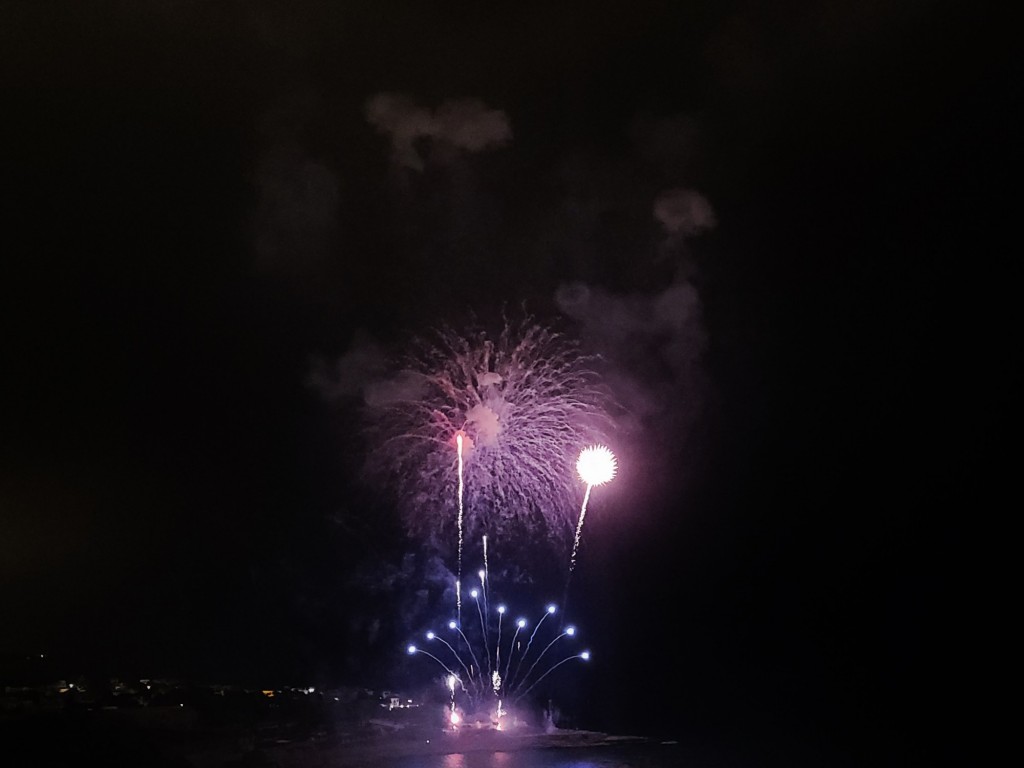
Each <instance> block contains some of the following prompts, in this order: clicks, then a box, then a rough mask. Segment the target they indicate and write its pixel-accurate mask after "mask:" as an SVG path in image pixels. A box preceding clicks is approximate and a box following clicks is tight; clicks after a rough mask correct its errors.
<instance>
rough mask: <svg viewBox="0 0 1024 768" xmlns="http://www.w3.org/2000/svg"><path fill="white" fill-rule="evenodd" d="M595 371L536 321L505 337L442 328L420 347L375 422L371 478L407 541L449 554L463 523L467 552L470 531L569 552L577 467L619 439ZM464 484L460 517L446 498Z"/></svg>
mask: <svg viewBox="0 0 1024 768" xmlns="http://www.w3.org/2000/svg"><path fill="white" fill-rule="evenodd" d="M596 363H597V359H596V358H595V357H592V356H588V355H585V354H583V353H582V352H581V351H580V348H579V346H578V345H577V344H576V343H575V342H573V341H571V340H570V339H568V338H567V337H565V336H564V335H562V334H560V333H557V332H554V331H552V330H550V329H548V328H546V327H544V326H542V325H539V324H538V323H536V322H534V321H533V319H532V318H530V317H529V316H527V317H526V318H524V319H523V320H522V321H520V322H519V323H518V324H512V323H510V322H509V321H507V320H506V321H505V324H504V326H503V328H502V330H501V332H500V333H499V334H497V335H493V334H489V333H488V332H487V331H484V330H473V331H471V332H468V333H466V334H460V333H456V332H454V331H453V330H451V329H450V328H447V327H443V328H441V329H439V330H437V331H435V332H434V333H433V334H432V335H431V336H430V337H429V338H422V339H419V340H417V341H416V343H415V344H414V345H413V348H412V352H411V353H409V354H408V355H406V356H405V358H404V359H402V360H400V361H398V362H397V364H396V366H395V367H394V370H392V372H391V378H390V379H389V380H388V382H386V383H385V384H384V385H382V386H381V387H380V388H379V390H378V391H377V395H376V396H375V397H372V398H368V399H367V411H366V414H365V415H366V417H367V425H368V427H367V431H368V436H369V437H370V445H371V450H370V453H369V458H368V461H367V469H368V472H369V474H370V475H371V479H373V480H378V481H380V482H381V483H383V485H384V486H385V487H386V488H388V489H389V490H390V491H392V492H393V493H394V495H395V497H396V499H397V501H398V502H399V507H400V510H401V515H402V521H403V523H404V526H405V528H406V532H407V533H408V534H410V535H412V536H414V537H416V538H420V539H421V540H424V541H426V542H428V543H430V544H433V545H434V546H438V547H442V548H448V546H450V545H447V546H446V545H445V542H446V541H448V542H450V541H451V539H450V538H448V535H449V534H448V532H449V531H450V530H451V528H450V526H451V522H450V521H451V520H453V519H455V520H457V522H458V524H459V534H460V535H459V541H460V542H461V535H462V532H463V527H465V533H467V534H474V535H475V534H478V533H481V532H483V531H490V532H491V533H494V534H497V535H500V534H502V533H505V532H514V533H515V534H516V536H515V537H510V539H513V540H522V539H523V538H528V539H529V540H530V541H531V545H535V544H536V543H537V542H538V541H545V540H546V541H547V543H548V544H549V545H560V544H565V543H567V542H568V541H570V540H571V537H572V525H573V522H574V512H575V510H574V508H573V503H572V499H573V498H574V497H575V494H576V492H577V491H576V484H575V482H574V478H573V472H572V464H571V462H572V458H571V457H572V456H575V455H577V454H578V452H579V451H580V449H581V448H582V447H583V446H585V445H588V444H592V443H594V442H601V441H604V440H605V439H606V436H607V432H608V431H609V430H610V428H611V418H610V415H609V408H610V407H611V406H612V405H613V403H612V399H611V397H610V396H609V394H608V391H607V389H606V388H605V387H604V386H603V385H602V384H601V383H600V381H599V378H598V375H597V373H596V371H595V370H594V369H593V366H594V365H596ZM453 445H454V446H455V447H457V448H458V450H456V451H452V450H450V448H451V446H453ZM456 473H458V488H459V495H458V500H457V508H456V509H452V501H451V498H450V494H448V493H445V489H446V488H451V487H452V485H453V484H454V483H453V481H454V480H455V477H454V475H456ZM534 548H535V546H534Z"/></svg>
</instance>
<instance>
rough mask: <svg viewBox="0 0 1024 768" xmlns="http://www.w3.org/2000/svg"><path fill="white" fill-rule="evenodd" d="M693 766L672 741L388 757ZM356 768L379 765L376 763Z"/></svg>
mask: <svg viewBox="0 0 1024 768" xmlns="http://www.w3.org/2000/svg"><path fill="white" fill-rule="evenodd" d="M681 765H690V766H692V767H693V768H700V766H697V765H694V763H692V762H691V761H690V760H689V759H688V757H687V756H686V755H685V754H684V750H683V749H682V748H681V747H680V745H678V744H676V743H674V742H652V743H647V742H645V743H638V744H617V745H602V746H590V747H566V748H542V749H517V750H515V751H511V752H466V753H459V752H454V753H450V754H446V755H410V756H406V757H398V758H389V759H388V761H387V766H388V767H389V768H679V766H681ZM357 768H382V764H381V763H380V762H379V761H378V762H367V763H361V764H358V766H357Z"/></svg>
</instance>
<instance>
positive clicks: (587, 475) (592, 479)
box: [569, 445, 615, 573]
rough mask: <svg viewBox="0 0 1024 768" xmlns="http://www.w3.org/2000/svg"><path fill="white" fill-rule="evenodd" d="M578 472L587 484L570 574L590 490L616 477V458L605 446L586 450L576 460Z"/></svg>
mask: <svg viewBox="0 0 1024 768" xmlns="http://www.w3.org/2000/svg"><path fill="white" fill-rule="evenodd" d="M576 472H577V473H578V474H579V476H580V479H581V480H583V482H585V483H586V484H587V491H586V493H584V494H583V505H582V506H581V507H580V518H579V522H578V523H577V524H576V539H575V540H574V541H573V545H572V557H571V558H570V559H569V573H572V571H573V569H574V568H575V567H576V550H578V549H579V546H580V533H582V532H583V518H584V517H586V515H587V502H588V501H590V489H591V488H593V487H594V486H595V485H604V484H605V483H607V482H609V481H611V480H612V478H614V477H615V456H614V455H613V454H612V452H611V451H610V450H608V448H606V447H605V446H603V445H595V446H591V447H590V448H584V449H583V450H582V451H580V456H579V458H578V459H577V460H576Z"/></svg>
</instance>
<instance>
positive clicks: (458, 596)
mask: <svg viewBox="0 0 1024 768" xmlns="http://www.w3.org/2000/svg"><path fill="white" fill-rule="evenodd" d="M462 438H463V435H462V432H459V433H457V434H456V435H455V442H456V444H457V445H458V447H459V520H458V525H459V571H458V576H457V577H456V579H457V580H456V582H455V601H456V611H457V613H458V618H459V621H461V620H462V496H463V492H464V484H463V479H462V478H463V461H462Z"/></svg>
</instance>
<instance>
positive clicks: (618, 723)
mask: <svg viewBox="0 0 1024 768" xmlns="http://www.w3.org/2000/svg"><path fill="white" fill-rule="evenodd" d="M453 5H455V6H462V7H453V8H450V9H448V10H441V9H432V10H428V9H427V8H426V7H425V4H423V3H415V2H384V3H377V2H348V3H334V2H327V1H326V0H322V1H320V0H290V1H289V2H283V1H282V2H275V1H272V0H258V1H256V2H242V1H240V0H239V1H238V2H222V3H207V2H200V0H147V1H143V2H139V1H138V0H136V1H135V2H113V1H111V2H96V3H88V4H84V3H70V2H68V3H60V4H43V3H37V2H13V3H12V2H8V3H5V5H4V11H3V23H2V24H0V51H2V53H0V86H2V91H0V93H2V97H3V116H2V119H0V162H2V179H3V185H2V189H3V192H2V194H3V199H2V222H3V243H2V252H3V260H2V265H3V273H2V275H3V279H2V291H3V300H2V303H0V317H2V321H3V337H2V339H3V343H2V345H0V349H2V357H0V372H2V381H3V390H4V395H3V400H2V403H3V409H2V412H0V624H2V632H0V650H2V651H3V654H4V656H5V658H6V659H8V660H12V659H14V660H16V659H23V658H24V657H25V656H30V655H33V654H37V653H40V652H45V653H46V654H47V659H48V660H49V663H51V664H52V666H51V667H47V670H49V671H52V673H53V674H54V676H55V677H62V676H66V675H68V674H71V673H72V671H73V670H95V671H96V672H97V673H100V672H102V673H109V674H122V675H127V674H143V675H153V676H158V675H162V674H163V675H180V676H187V677H194V678H201V679H206V680H213V681H234V680H237V681H240V682H252V683H255V684H296V685H298V684H301V683H306V682H308V683H309V684H315V685H321V686H327V685H337V684H342V683H350V684H361V685H369V686H374V685H377V686H378V687H383V686H385V685H390V684H396V685H400V684H403V683H404V682H406V681H409V680H411V679H413V675H412V672H413V671H414V670H412V667H411V666H410V665H409V662H408V660H407V659H406V658H405V656H404V654H403V653H402V649H403V648H404V645H405V643H406V642H407V640H408V638H407V637H405V636H404V635H403V634H402V632H403V631H404V626H403V621H404V620H405V619H403V617H402V616H400V615H397V614H398V613H400V612H399V611H398V606H400V605H402V604H403V599H404V598H403V590H406V591H407V590H408V589H410V588H411V587H415V584H411V583H410V581H409V580H408V579H407V580H406V581H403V579H402V577H401V575H400V571H401V568H400V563H401V562H402V557H403V555H406V554H410V553H412V554H414V555H415V553H417V551H418V547H417V543H416V542H415V541H409V540H406V539H404V538H403V537H402V536H401V534H400V530H399V528H398V526H397V523H396V520H395V516H394V510H393V508H392V506H391V505H390V504H389V501H388V498H387V489H383V488H374V487H370V486H368V485H367V484H366V483H364V482H363V481H362V479H361V478H362V475H361V473H360V466H361V462H362V457H363V456H364V455H365V453H366V446H365V444H364V443H363V438H362V435H363V432H362V430H361V422H360V418H361V417H360V413H361V411H360V403H361V402H362V396H363V394H364V392H363V390H362V389H361V386H363V385H364V384H365V380H362V381H354V380H351V379H353V378H354V379H359V376H355V377H352V376H351V373H352V371H353V370H355V371H356V372H358V373H360V374H361V373H362V371H361V370H360V369H358V368H355V369H353V368H352V367H351V366H349V367H347V368H346V366H345V361H352V360H353V359H360V358H359V357H358V355H359V353H360V351H361V350H365V349H367V348H371V347H376V348H377V349H385V350H401V349H402V348H403V345H404V344H406V343H407V342H408V340H409V338H410V337H413V336H416V335H417V334H420V333H422V332H424V331H425V330H426V329H428V328H430V327H432V326H434V325H435V324H438V323H442V322H449V323H453V324H455V325H456V326H458V325H459V324H460V323H462V322H463V321H465V319H466V318H467V317H469V316H471V315H475V316H477V317H480V318H483V319H485V320H493V318H495V317H497V316H500V313H501V311H502V310H503V309H506V308H511V309H516V308H519V307H522V306H524V305H525V306H526V307H527V308H528V310H529V311H530V312H532V313H533V315H534V316H535V317H537V318H538V319H540V320H542V321H543V322H544V323H550V324H552V325H553V326H557V327H558V328H560V329H562V330H564V331H565V332H566V333H568V334H570V335H571V336H573V337H574V338H578V339H580V340H581V341H582V343H583V344H584V345H585V346H586V347H587V349H590V350H594V351H598V352H600V353H601V354H603V355H605V357H606V359H607V360H608V363H609V376H610V380H611V382H612V383H613V385H614V386H615V387H616V388H619V391H618V394H620V395H621V396H622V397H623V398H624V399H626V400H627V401H628V402H629V404H630V416H629V419H628V424H625V425H623V434H622V436H621V445H618V446H614V447H615V448H616V449H617V451H618V452H619V454H620V463H621V466H620V475H619V477H618V478H617V479H616V481H615V483H613V484H611V485H609V486H607V488H605V489H600V490H601V491H606V493H604V495H602V494H601V493H600V492H599V491H595V493H594V496H593V498H592V501H591V509H590V512H589V513H588V518H587V528H586V529H585V531H584V541H583V545H582V549H581V558H580V566H579V570H578V572H577V573H576V574H575V575H574V579H575V580H574V582H573V585H574V586H573V588H574V593H573V594H574V597H573V600H574V601H575V602H576V607H577V610H578V617H577V621H578V623H579V624H580V626H581V628H584V630H585V631H586V633H587V636H588V643H589V645H590V647H591V648H592V650H593V651H594V654H595V659H594V661H593V662H592V664H591V666H590V667H588V668H586V669H584V670H581V671H580V672H581V674H580V675H579V677H578V679H577V682H578V684H579V686H580V687H579V688H578V689H577V691H576V693H575V694H574V696H575V699H576V703H577V704H578V705H579V706H580V707H582V708H584V709H586V710H587V712H588V717H589V718H590V721H589V722H590V723H591V724H593V725H594V726H596V727H599V728H604V729H608V730H620V731H633V732H636V731H642V730H645V729H646V730H649V731H651V732H657V733H668V734H677V735H680V736H682V737H685V738H694V739H701V738H708V739H719V740H721V741H722V742H723V743H726V742H728V743H732V744H744V743H757V744H761V743H764V744H771V745H774V746H773V747H772V748H773V749H776V750H777V751H778V752H779V753H780V754H786V755H789V756H791V757H792V758H793V761H794V762H795V761H798V760H802V759H805V758H806V759H807V760H808V761H809V762H816V760H817V757H819V756H822V755H825V756H827V759H826V760H825V762H830V763H831V764H836V763H842V764H846V761H849V762H851V763H856V762H860V761H861V760H867V761H868V762H869V763H873V764H876V763H877V762H878V761H879V759H881V760H883V761H884V760H888V759H892V760H893V762H900V761H904V762H903V764H910V763H913V762H916V761H918V760H921V761H923V760H924V758H923V755H925V754H929V753H930V752H931V751H932V750H934V749H936V747H935V744H934V743H933V741H932V740H931V738H930V736H929V732H930V729H931V727H933V726H934V721H933V720H932V718H933V717H938V716H939V713H941V712H944V711H946V709H947V703H946V698H947V697H949V696H950V693H949V692H950V690H951V688H952V685H953V678H955V677H956V676H957V675H958V673H957V672H955V671H954V670H955V665H950V664H949V657H948V655H947V650H946V646H945V644H946V643H948V642H949V639H948V632H946V631H945V630H944V626H945V622H946V621H947V618H940V617H943V616H945V617H948V614H949V612H950V611H951V610H953V608H951V606H956V605H960V604H962V603H963V601H964V600H965V596H964V594H963V593H962V587H961V586H960V585H961V584H962V583H963V571H964V569H965V568H966V566H965V565H964V558H963V556H962V554H961V553H960V550H959V549H958V548H959V546H960V545H961V531H960V530H959V529H958V525H959V522H960V521H961V520H962V516H963V514H964V512H963V510H962V509H961V508H960V507H961V505H962V504H963V502H962V501H961V499H964V498H965V495H966V490H965V486H966V485H968V484H969V482H970V481H969V480H968V474H967V470H968V467H969V465H970V462H971V458H970V456H969V455H965V448H966V447H967V446H968V445H969V434H971V433H972V430H973V428H971V427H970V426H968V425H965V421H966V419H965V416H964V415H963V413H962V411H961V409H962V408H963V406H964V402H965V399H966V392H967V391H968V389H969V388H971V387H972V386H973V385H974V382H973V377H972V375H971V374H970V373H969V372H970V371H971V369H972V367H973V365H974V363H975V362H976V361H977V360H978V359H979V358H980V350H979V349H978V348H977V346H975V343H974V337H973V335H972V334H971V333H970V332H969V329H968V323H967V319H968V318H967V316H968V315H970V314H973V310H972V309H969V305H971V304H973V303H974V302H976V300H977V294H976V293H975V292H974V286H973V284H972V282H971V279H972V278H969V277H968V276H967V274H966V273H967V272H968V270H966V269H965V265H966V264H969V263H970V264H978V265H982V264H985V263H987V262H988V260H990V259H991V258H993V253H994V250H995V245H994V242H995V240H994V237H992V233H993V232H994V229H995V226H996V224H997V223H998V222H999V221H1000V220H1004V218H1005V216H1006V211H1007V210H1008V205H1007V204H1006V203H1005V202H1002V201H1003V200H1004V198H1002V197H1001V194H1000V193H999V192H998V191H997V190H998V189H999V180H1000V178H1001V177H1002V178H1004V179H1009V171H1008V170H1006V164H1005V162H1004V161H1005V159H1006V158H1007V155H1006V153H1005V149H1004V148H1005V147H1006V146H1008V145H1009V142H1008V139H1009V137H1010V128H1009V126H1008V124H1007V123H1006V122H1004V121H1002V120H1000V119H998V118H993V117H992V116H990V112H991V111H992V110H993V109H995V110H996V112H997V114H999V113H1001V112H1002V111H1003V110H1005V111H1006V113H1010V112H1012V111H1013V106H1014V105H1015V104H1016V105H1017V107H1018V108H1019V106H1020V96H1019V94H1020V91H1019V82H1020V80H1019V74H1020V73H1019V64H1018V63H1011V58H1010V56H1009V53H1008V50H1007V49H1004V48H1003V47H1001V46H1000V45H999V44H998V39H999V37H998V36H989V35H990V33H989V32H988V31H986V30H985V29H983V27H984V26H987V22H985V21H984V20H983V19H979V18H978V17H977V16H973V15H972V14H970V13H968V12H967V11H966V10H965V9H961V8H959V7H958V4H954V3H936V2H924V1H922V2H911V3H887V2H837V3H810V2H783V3H759V2H754V1H753V0H747V1H746V2H737V3H721V2H700V1H696V2H690V1H689V0H687V1H686V2H675V3H671V2H646V1H644V0H639V1H634V2H629V3H614V2H613V3H579V2H575V1H574V0H573V1H571V2H547V3H531V2H526V3H517V4H508V5H504V4H501V5H490V4H468V3H467V4H453ZM44 6H45V8H44ZM58 7H59V8H61V9H62V10H61V11H58V10H57V8H58ZM1014 68H1015V69H1016V70H1017V71H1016V73H1014V72H1013V71H1011V70H1012V69H1014ZM1014 74H1016V76H1017V79H1015V77H1014ZM982 273H984V270H974V271H972V273H971V274H972V275H973V276H975V277H976V276H977V275H978V274H982ZM346 371H348V374H349V379H346V378H345V375H346V374H345V372H346ZM368 375H369V374H367V376H368ZM332 376H333V377H334V378H333V379H332V378H331V377H332ZM338 377H341V378H338ZM951 443H953V444H955V447H952V446H951ZM389 568H390V569H391V570H389ZM385 573H391V574H392V576H394V578H393V579H392V581H391V582H389V583H390V585H391V586H389V587H387V588H384V587H380V588H379V589H378V588H370V586H368V585H369V584H370V583H371V582H373V580H374V579H376V578H378V577H379V576H381V575H382V574H385ZM396 573H397V574H399V575H398V576H396V575H395V574H396ZM416 578H418V577H417V576H416V575H415V574H413V576H412V577H411V580H412V582H414V581H415V579H416ZM389 590H390V591H389ZM375 621H376V622H379V628H378V629H379V631H378V632H377V634H376V635H373V636H372V637H371V636H370V634H369V631H368V629H367V627H369V626H373V625H374V622H375ZM940 657H941V658H945V659H946V660H945V661H944V662H942V663H939V662H938V659H939V658H940ZM7 663H8V666H9V667H11V666H14V667H16V666H17V665H16V664H15V663H14V662H12V661H8V662H7ZM49 671H48V672H46V674H49ZM375 681H380V682H375ZM879 755H882V756H883V757H881V758H879V757H878V756H879ZM872 757H873V758H875V759H869V758H872ZM823 759H824V758H823ZM791 764H792V763H791ZM818 764H823V763H818Z"/></svg>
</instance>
